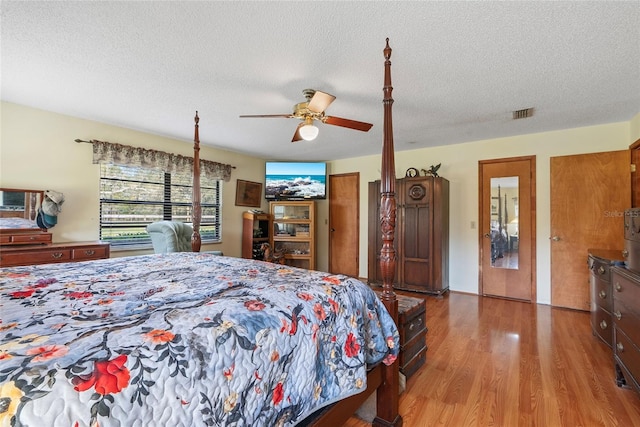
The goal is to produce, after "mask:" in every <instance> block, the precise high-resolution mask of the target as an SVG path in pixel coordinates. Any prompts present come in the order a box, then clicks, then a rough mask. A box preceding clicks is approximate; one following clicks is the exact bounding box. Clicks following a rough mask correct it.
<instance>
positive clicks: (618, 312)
mask: <svg viewBox="0 0 640 427" xmlns="http://www.w3.org/2000/svg"><path fill="white" fill-rule="evenodd" d="M613 315H614V316H616V319H618V320H620V319H622V313H620V311H618V310H616V311H614V312H613Z"/></svg>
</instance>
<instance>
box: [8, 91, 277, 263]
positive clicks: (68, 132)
mask: <svg viewBox="0 0 640 427" xmlns="http://www.w3.org/2000/svg"><path fill="white" fill-rule="evenodd" d="M0 107H1V110H0V112H1V124H2V129H1V131H0V186H2V187H9V188H26V189H43V190H44V189H52V190H56V191H61V192H62V193H64V195H65V199H66V200H65V202H64V205H63V206H62V212H61V213H60V215H59V217H58V224H57V225H56V226H55V227H54V228H52V229H51V232H52V233H53V240H54V242H66V241H86V240H96V239H98V233H99V221H100V217H99V209H100V207H99V180H100V170H99V167H98V165H94V164H93V163H92V146H91V144H85V143H76V142H74V140H75V139H77V138H79V139H83V140H91V139H98V140H102V141H109V142H116V143H120V144H125V145H132V146H136V147H143V148H149V149H155V150H160V151H166V152H171V153H176V154H182V155H185V156H193V141H180V140H176V139H171V138H165V137H161V136H157V135H151V134H148V133H143V132H137V131H133V130H130V129H124V128H119V127H115V126H110V125H107V124H103V123H98V122H94V121H90V120H83V119H78V118H75V117H70V116H65V115H61V114H55V113H51V112H48V111H43V110H37V109H33V108H29V107H24V106H21V105H17V104H12V103H7V102H2V104H1V105H0ZM194 113H195V112H194ZM184 119H185V126H187V127H191V128H192V129H193V125H194V123H193V116H189V117H185V118H184ZM211 134H214V135H211ZM205 139H206V140H215V129H208V128H207V118H206V117H201V118H200V140H201V141H203V140H205ZM200 157H201V158H202V159H206V160H212V161H216V162H220V163H228V164H231V165H233V166H235V167H236V169H234V170H233V172H232V174H231V181H229V182H225V183H223V204H222V221H223V229H222V243H220V244H215V245H203V247H202V250H203V251H205V250H222V251H223V252H224V253H225V255H231V256H238V257H239V256H241V240H242V237H241V236H242V211H244V210H246V209H247V208H246V207H239V206H235V191H236V179H238V178H239V179H244V180H249V181H257V182H262V181H264V160H262V159H258V158H255V157H250V156H246V155H241V154H237V153H232V152H229V151H224V150H218V149H215V148H211V147H207V146H205V145H203V144H202V143H201V150H200ZM263 203H265V202H264V200H263ZM262 209H267V205H266V203H265V204H263V206H262ZM150 252H152V251H150V250H149V251H142V252H140V251H138V252H126V251H125V252H112V256H123V255H131V254H134V253H135V254H137V253H150Z"/></svg>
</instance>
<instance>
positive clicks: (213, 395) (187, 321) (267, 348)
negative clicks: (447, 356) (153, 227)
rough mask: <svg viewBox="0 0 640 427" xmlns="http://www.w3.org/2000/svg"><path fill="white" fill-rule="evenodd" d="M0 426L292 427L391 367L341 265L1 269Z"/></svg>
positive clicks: (387, 322)
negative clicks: (337, 269)
mask: <svg viewBox="0 0 640 427" xmlns="http://www.w3.org/2000/svg"><path fill="white" fill-rule="evenodd" d="M0 293H1V297H0V298H1V299H0V426H4V425H15V426H35V427H40V426H65V427H82V426H103V427H105V426H127V427H129V426H185V427H186V426H189V427H190V426H294V425H296V424H297V423H298V422H299V421H301V420H302V419H303V418H304V417H305V416H307V415H308V414H310V413H311V412H313V411H315V410H317V409H318V408H319V407H321V406H325V405H327V404H330V403H333V402H334V401H337V400H339V399H342V398H344V397H347V396H350V395H353V394H356V393H358V392H360V391H362V390H363V389H364V387H365V386H366V367H367V365H368V364H373V363H377V362H379V361H383V362H384V363H388V364H390V363H392V362H393V361H394V360H395V358H396V356H397V354H398V351H399V345H398V331H397V329H396V326H395V324H394V323H393V321H392V319H391V317H390V316H389V314H388V312H387V311H386V309H385V308H384V306H383V305H382V303H381V302H380V301H379V300H378V299H377V297H376V296H375V294H374V292H372V291H371V289H370V288H369V287H368V286H367V285H365V284H363V283H362V282H360V281H358V280H356V279H353V278H349V277H346V276H340V275H331V274H328V273H321V272H313V271H307V270H302V269H296V268H292V267H288V266H283V265H279V264H271V263H265V262H262V261H253V260H246V259H239V258H231V257H224V256H216V255H211V254H206V253H173V254H163V255H160V254H158V255H146V256H139V257H127V258H112V259H107V260H99V261H89V262H82V263H74V264H72V263H69V264H49V265H41V266H26V267H13V268H4V269H0Z"/></svg>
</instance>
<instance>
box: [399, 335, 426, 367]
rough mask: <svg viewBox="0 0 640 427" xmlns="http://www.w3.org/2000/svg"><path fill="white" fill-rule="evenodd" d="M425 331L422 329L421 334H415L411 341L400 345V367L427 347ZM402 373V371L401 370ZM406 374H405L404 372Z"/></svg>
mask: <svg viewBox="0 0 640 427" xmlns="http://www.w3.org/2000/svg"><path fill="white" fill-rule="evenodd" d="M426 334H427V332H426V330H424V331H423V333H422V334H420V335H417V336H415V337H414V338H413V339H412V340H411V341H409V342H407V343H406V344H405V345H403V346H401V348H400V349H401V351H400V356H399V363H400V369H401V370H402V369H404V367H405V366H406V365H407V364H408V363H409V362H410V361H411V360H412V359H413V358H414V357H416V355H417V354H418V353H420V352H421V351H423V350H426V349H427V335H426ZM403 373H404V372H403ZM405 375H406V374H405Z"/></svg>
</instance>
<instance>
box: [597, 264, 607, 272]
mask: <svg viewBox="0 0 640 427" xmlns="http://www.w3.org/2000/svg"><path fill="white" fill-rule="evenodd" d="M605 271H606V270H605V269H604V267H603V266H600V267H598V273H599V274H604V273H605Z"/></svg>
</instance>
